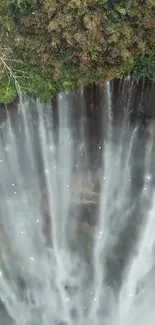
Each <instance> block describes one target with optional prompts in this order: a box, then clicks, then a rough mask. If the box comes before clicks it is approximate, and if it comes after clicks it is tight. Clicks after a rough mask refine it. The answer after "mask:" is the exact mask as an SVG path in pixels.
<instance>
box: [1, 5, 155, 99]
mask: <svg viewBox="0 0 155 325" xmlns="http://www.w3.org/2000/svg"><path fill="white" fill-rule="evenodd" d="M0 23H1V25H2V28H1V30H0V47H1V48H0V52H1V53H0V55H2V54H4V52H5V59H6V60H7V63H8V64H9V68H10V69H11V70H10V71H13V72H14V71H15V77H16V75H17V78H16V79H14V80H17V82H19V85H20V88H21V91H23V92H26V93H29V94H31V95H32V96H39V97H40V99H41V100H44V101H46V100H48V99H49V98H50V97H52V96H55V94H56V92H57V91H59V90H60V89H65V90H66V91H70V90H71V89H73V88H76V87H81V86H83V85H88V84H89V83H94V82H95V83H102V82H103V81H105V80H109V79H113V78H121V77H123V76H124V75H125V74H127V73H129V72H130V71H132V73H133V74H134V75H136V76H137V77H141V76H142V77H143V76H146V77H148V78H151V79H154V78H155V72H154V70H155V68H154V66H155V64H154V61H155V54H154V53H155V50H154V44H155V1H154V0H145V1H143V2H142V1H141V0H128V1H126V0H118V1H117V2H116V5H110V0H67V1H66V0H59V1H57V0H24V1H23V0H1V4H0ZM4 49H5V51H4ZM14 60H17V61H18V62H22V65H21V66H20V69H19V64H18V63H17V64H15V62H14ZM18 70H20V71H21V70H22V73H21V72H20V73H19V74H18V72H17V71H18ZM8 71H9V70H8V69H4V66H3V65H0V74H2V75H3V77H2V80H3V84H5V83H6V86H5V87H4V88H6V89H7V87H8V86H7V85H8V82H9V78H10V75H9V73H8ZM16 72H17V73H16ZM4 79H5V82H4ZM16 85H17V84H16ZM9 87H10V86H9ZM16 88H17V87H16ZM3 97H4V96H3ZM1 98H2V97H0V100H1ZM10 98H11V97H10Z"/></svg>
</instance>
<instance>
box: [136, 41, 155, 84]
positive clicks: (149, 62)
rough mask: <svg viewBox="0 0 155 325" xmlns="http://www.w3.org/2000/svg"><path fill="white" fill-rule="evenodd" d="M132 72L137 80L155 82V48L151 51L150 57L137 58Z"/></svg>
mask: <svg viewBox="0 0 155 325" xmlns="http://www.w3.org/2000/svg"><path fill="white" fill-rule="evenodd" d="M132 72H133V75H134V76H135V78H136V79H137V80H139V79H140V78H148V79H150V80H155V47H154V48H152V49H151V50H150V52H149V54H148V55H139V56H137V58H136V59H135V62H134V66H133V68H132Z"/></svg>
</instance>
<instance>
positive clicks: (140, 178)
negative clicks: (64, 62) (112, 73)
mask: <svg viewBox="0 0 155 325" xmlns="http://www.w3.org/2000/svg"><path fill="white" fill-rule="evenodd" d="M126 82H130V80H129V78H128V80H127V81H126V80H125V83H126ZM124 87H125V86H124V85H123V87H122V89H123V90H122V91H123V93H124ZM132 87H133V82H132V81H131V83H130V92H129V96H128V98H127V99H126V104H124V103H123V105H124V106H123V110H122V112H121V114H120V115H119V114H118V113H116V109H115V107H113V85H112V83H107V85H106V86H105V88H104V90H103V92H102V103H101V106H102V108H101V111H100V113H102V114H100V116H99V119H98V121H99V120H100V128H101V133H100V134H101V135H100V136H99V137H98V138H97V139H96V140H95V141H94V142H93V146H96V148H97V151H95V152H98V153H97V155H98V156H101V159H98V160H95V161H94V166H95V167H93V164H92V162H91V161H92V160H93V159H94V158H93V159H91V154H92V146H91V143H92V141H93V140H94V139H93V138H91V137H90V133H89V127H90V123H91V121H90V119H89V117H88V116H87V115H88V112H87V108H86V106H87V105H86V102H85V98H84V93H83V92H79V93H77V94H72V95H69V96H67V95H65V94H59V96H58V100H57V107H56V108H55V107H54V106H52V107H51V104H49V105H42V104H40V103H39V102H37V101H32V100H30V99H25V100H23V101H21V102H20V104H19V107H18V110H14V109H12V110H8V111H7V118H6V121H3V123H1V127H0V212H1V213H0V234H1V236H0V245H1V250H0V322H1V324H3V325H10V324H14V325H51V324H52V325H60V324H61V325H62V324H66V325H72V324H77V325H87V324H90V322H92V323H93V324H96V325H102V324H104V325H112V324H113V325H116V324H117V325H124V324H126V325H128V324H130V325H131V324H133V325H135V324H137V323H139V324H142V325H147V324H149V325H151V324H153V323H154V318H155V309H154V299H155V288H154V280H155V267H154V263H155V258H154V253H155V190H154V189H155V181H154V176H155V172H154V161H155V132H154V126H153V123H152V122H150V123H149V124H148V125H147V126H146V127H144V126H143V125H141V124H140V123H137V122H136V123H133V119H132V117H131V97H132ZM88 108H89V107H88ZM93 114H94V115H95V114H97V111H95V109H94V113H93ZM117 116H119V118H117ZM98 127H99V126H98V125H95V127H94V130H95V131H94V132H97V131H96V130H97V128H98ZM91 128H92V125H91ZM91 130H92V129H91ZM92 137H93V135H92ZM93 149H94V148H93ZM93 152H94V151H93ZM96 158H97V157H96ZM96 161H97V164H98V165H97V166H96Z"/></svg>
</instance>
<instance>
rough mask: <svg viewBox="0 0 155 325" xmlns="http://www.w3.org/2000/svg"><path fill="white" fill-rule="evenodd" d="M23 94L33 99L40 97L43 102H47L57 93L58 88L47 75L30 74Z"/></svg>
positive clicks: (24, 85)
mask: <svg viewBox="0 0 155 325" xmlns="http://www.w3.org/2000/svg"><path fill="white" fill-rule="evenodd" d="M22 89H23V92H26V93H28V94H30V95H31V96H33V97H38V98H39V99H40V100H41V101H42V102H47V101H48V100H50V99H51V98H53V97H54V96H55V95H56V93H57V86H56V83H55V81H54V80H52V78H49V77H48V76H47V75H41V74H37V73H30V74H29V76H28V77H27V78H26V81H25V84H23V87H22Z"/></svg>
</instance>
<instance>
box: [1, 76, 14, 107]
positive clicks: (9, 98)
mask: <svg viewBox="0 0 155 325" xmlns="http://www.w3.org/2000/svg"><path fill="white" fill-rule="evenodd" d="M16 97H17V91H16V88H15V86H14V84H7V83H3V82H1V81H0V102H1V103H11V102H13V101H14V100H15V99H16Z"/></svg>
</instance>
